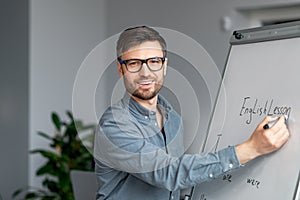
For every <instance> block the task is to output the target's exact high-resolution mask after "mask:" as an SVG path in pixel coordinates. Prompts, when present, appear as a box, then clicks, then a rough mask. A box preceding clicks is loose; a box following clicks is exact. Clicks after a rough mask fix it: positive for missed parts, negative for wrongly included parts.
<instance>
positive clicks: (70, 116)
mask: <svg viewBox="0 0 300 200" xmlns="http://www.w3.org/2000/svg"><path fill="white" fill-rule="evenodd" d="M66 113H67V115H68V116H69V118H70V120H71V121H74V118H73V115H72V113H71V112H70V111H69V110H67V111H66Z"/></svg>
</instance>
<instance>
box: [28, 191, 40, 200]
mask: <svg viewBox="0 0 300 200" xmlns="http://www.w3.org/2000/svg"><path fill="white" fill-rule="evenodd" d="M38 197H39V195H38V193H36V192H28V193H27V194H26V195H25V199H26V200H33V199H37V198H38Z"/></svg>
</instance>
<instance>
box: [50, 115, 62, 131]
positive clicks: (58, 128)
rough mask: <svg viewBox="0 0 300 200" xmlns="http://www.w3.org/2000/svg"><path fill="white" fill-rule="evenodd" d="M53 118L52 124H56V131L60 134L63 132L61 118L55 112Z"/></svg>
mask: <svg viewBox="0 0 300 200" xmlns="http://www.w3.org/2000/svg"><path fill="white" fill-rule="evenodd" d="M51 118H52V122H53V123H54V125H55V127H56V129H57V130H58V131H59V132H60V131H61V120H60V118H59V116H58V115H57V114H56V113H55V112H53V113H52V115H51Z"/></svg>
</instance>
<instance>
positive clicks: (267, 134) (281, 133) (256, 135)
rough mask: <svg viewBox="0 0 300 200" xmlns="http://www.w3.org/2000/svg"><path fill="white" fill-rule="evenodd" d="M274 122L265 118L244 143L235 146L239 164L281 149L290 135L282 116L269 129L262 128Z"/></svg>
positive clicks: (270, 118) (269, 118)
mask: <svg viewBox="0 0 300 200" xmlns="http://www.w3.org/2000/svg"><path fill="white" fill-rule="evenodd" d="M272 120H274V118H272V117H266V118H265V119H264V120H263V121H262V122H261V123H260V124H259V125H258V126H257V127H256V129H255V131H254V132H253V133H252V135H251V137H250V138H249V139H248V140H247V141H245V142H244V143H242V144H240V145H237V146H236V154H237V157H238V159H239V161H240V163H241V164H245V163H246V162H248V161H250V160H252V159H254V158H256V157H258V156H261V155H265V154H268V153H271V152H273V151H276V150H278V149H279V148H281V147H282V146H283V145H284V144H285V143H286V142H287V141H288V139H289V136H290V133H289V131H288V129H287V127H286V124H285V119H284V116H281V117H280V119H279V120H278V121H277V122H276V124H275V125H274V126H272V127H271V128H269V129H264V128H263V126H264V125H265V124H267V123H268V122H270V121H272Z"/></svg>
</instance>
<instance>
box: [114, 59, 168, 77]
mask: <svg viewBox="0 0 300 200" xmlns="http://www.w3.org/2000/svg"><path fill="white" fill-rule="evenodd" d="M151 59H161V61H162V63H161V67H160V68H159V69H155V70H153V69H151V68H150V67H149V65H148V61H149V60H151ZM133 60H138V61H141V62H142V64H141V66H140V68H139V69H138V70H136V71H131V70H128V67H127V63H128V62H129V61H133ZM165 61H166V57H151V58H147V59H137V58H134V59H128V60H122V59H121V58H120V57H118V62H119V63H120V64H121V65H122V64H124V65H125V67H126V69H127V71H129V72H131V73H137V72H139V71H141V69H142V67H143V64H144V63H146V66H147V67H148V69H149V70H150V71H152V72H156V71H159V70H161V69H162V67H163V66H164V63H165Z"/></svg>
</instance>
